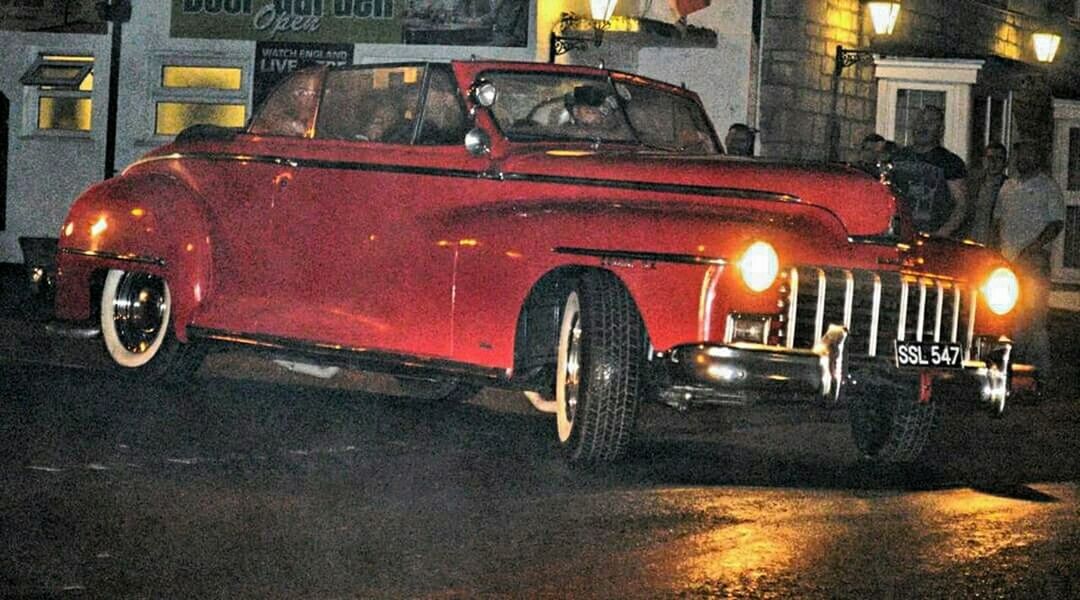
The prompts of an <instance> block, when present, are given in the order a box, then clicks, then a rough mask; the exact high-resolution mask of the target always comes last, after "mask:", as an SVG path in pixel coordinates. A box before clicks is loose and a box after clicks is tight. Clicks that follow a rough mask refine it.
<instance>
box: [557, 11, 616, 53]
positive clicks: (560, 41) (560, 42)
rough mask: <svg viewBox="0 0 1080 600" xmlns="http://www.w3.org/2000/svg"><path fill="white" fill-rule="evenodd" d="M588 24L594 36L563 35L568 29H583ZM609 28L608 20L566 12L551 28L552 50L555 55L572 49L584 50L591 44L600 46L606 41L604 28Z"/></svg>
mask: <svg viewBox="0 0 1080 600" xmlns="http://www.w3.org/2000/svg"><path fill="white" fill-rule="evenodd" d="M583 24H587V25H588V27H591V28H592V37H578V36H570V35H563V34H564V33H565V32H566V30H567V29H571V30H579V31H580V30H581V29H582V25H583ZM607 28H608V22H607V21H598V20H596V19H587V18H584V17H580V16H578V15H576V14H574V13H570V12H564V13H563V14H562V17H560V18H559V22H558V23H556V24H555V26H554V27H553V28H552V29H551V52H552V55H553V56H558V55H560V54H566V53H567V52H570V51H571V50H583V49H585V48H588V47H589V46H595V47H599V46H600V45H601V44H603V43H604V30H606V29H607Z"/></svg>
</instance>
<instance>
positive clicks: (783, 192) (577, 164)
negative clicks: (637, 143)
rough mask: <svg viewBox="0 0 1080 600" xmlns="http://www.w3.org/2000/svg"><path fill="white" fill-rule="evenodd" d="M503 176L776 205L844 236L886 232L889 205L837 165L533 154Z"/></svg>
mask: <svg viewBox="0 0 1080 600" xmlns="http://www.w3.org/2000/svg"><path fill="white" fill-rule="evenodd" d="M500 170H501V171H502V173H503V174H504V175H506V176H519V175H529V176H537V177H543V178H545V179H548V180H556V179H560V178H565V179H567V180H571V181H577V182H586V181H587V182H588V183H591V184H593V185H600V186H603V185H604V184H605V183H608V182H610V184H611V185H612V186H613V187H624V188H625V187H628V186H635V187H638V186H639V187H641V188H644V189H649V188H650V187H655V188H657V189H660V190H664V191H668V192H676V193H686V194H690V195H694V194H698V195H710V196H724V197H733V198H740V197H741V198H747V199H748V200H753V199H766V198H768V197H769V196H770V195H775V196H778V198H776V199H780V200H787V201H794V202H800V203H804V204H810V205H815V206H819V207H822V208H824V209H827V210H828V211H830V212H832V213H833V214H835V215H836V217H837V218H838V219H839V220H840V221H841V223H843V225H844V227H845V228H846V229H847V231H848V234H849V235H852V236H873V235H881V234H884V233H885V232H887V231H888V230H889V228H890V226H892V225H893V218H894V216H895V215H896V214H897V201H896V197H895V196H894V195H893V194H892V192H891V191H890V190H889V188H888V187H887V186H885V185H883V184H882V183H881V182H880V181H878V180H877V179H875V178H873V177H870V176H869V175H866V174H864V173H862V172H860V171H857V170H855V169H851V168H849V167H846V166H843V165H831V164H825V163H810V162H804V163H795V162H779V161H766V160H760V159H740V158H733V157H726V156H716V157H712V156H702V157H687V156H677V155H672V154H665V153H653V152H629V151H627V152H612V151H591V150H550V149H549V150H540V151H529V152H521V153H514V154H511V155H509V156H507V157H506V158H505V159H504V160H503V161H502V162H501V164H500Z"/></svg>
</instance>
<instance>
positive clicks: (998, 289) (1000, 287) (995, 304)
mask: <svg viewBox="0 0 1080 600" xmlns="http://www.w3.org/2000/svg"><path fill="white" fill-rule="evenodd" d="M982 293H983V295H984V296H986V304H987V305H988V306H989V307H990V310H992V311H994V314H997V315H1003V314H1005V313H1007V312H1009V311H1010V310H1012V309H1013V307H1014V306H1016V301H1017V300H1019V299H1020V282H1019V281H1018V280H1017V279H1016V275H1015V274H1014V273H1013V272H1012V270H1011V269H1008V268H1006V267H998V268H996V269H994V271H993V272H992V273H990V276H989V277H987V278H986V283H984V284H983V286H982Z"/></svg>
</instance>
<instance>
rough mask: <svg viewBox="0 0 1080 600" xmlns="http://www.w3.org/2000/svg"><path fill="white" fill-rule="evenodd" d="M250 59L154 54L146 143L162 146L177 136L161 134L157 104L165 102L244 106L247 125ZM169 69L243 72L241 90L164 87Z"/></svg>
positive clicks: (208, 55) (250, 81)
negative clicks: (212, 69) (221, 69)
mask: <svg viewBox="0 0 1080 600" xmlns="http://www.w3.org/2000/svg"><path fill="white" fill-rule="evenodd" d="M249 62H250V61H249V59H248V58H246V57H244V58H242V57H238V56H222V55H216V54H176V53H164V54H155V55H153V56H152V57H151V60H150V65H149V69H150V71H149V79H150V82H151V87H150V89H151V91H150V97H149V102H148V106H147V108H146V117H145V123H146V127H145V135H144V136H143V141H144V142H148V143H152V144H161V143H165V142H168V141H171V140H172V139H173V138H175V137H176V134H163V133H158V129H157V109H158V104H160V103H163V102H175V103H183V104H209V105H240V106H243V107H244V124H243V125H242V126H241V127H243V126H246V125H247V123H248V122H249V121H250V120H251V114H252V107H251V86H252V73H251V70H252V69H251V65H250V64H249ZM166 67H206V68H224V69H239V70H240V88H239V89H236V90H220V89H215V88H180V87H176V88H170V87H165V85H164V81H163V78H164V72H165V68H166Z"/></svg>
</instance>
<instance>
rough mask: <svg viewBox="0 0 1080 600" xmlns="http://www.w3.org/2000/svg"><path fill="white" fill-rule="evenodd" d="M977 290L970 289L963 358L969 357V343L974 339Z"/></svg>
mask: <svg viewBox="0 0 1080 600" xmlns="http://www.w3.org/2000/svg"><path fill="white" fill-rule="evenodd" d="M978 300H979V290H978V289H977V288H973V289H972V290H971V305H970V306H968V323H967V339H966V340H964V358H965V360H966V359H969V358H971V343H972V340H973V339H975V308H976V307H977V306H978V305H979V304H978Z"/></svg>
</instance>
